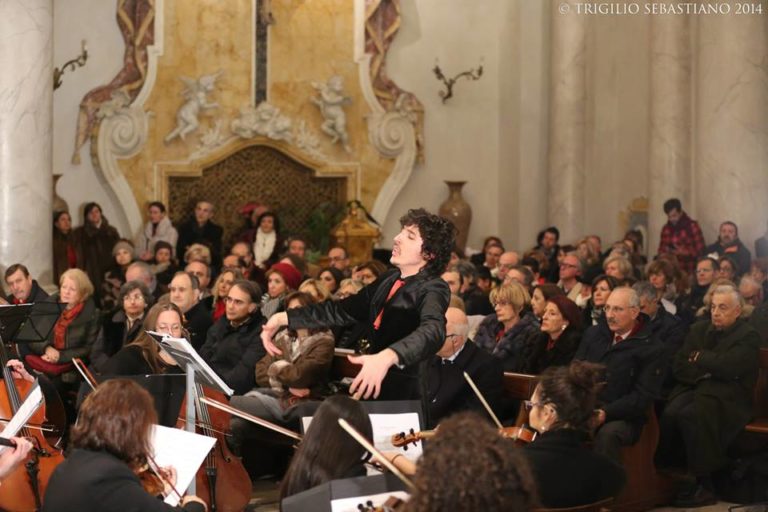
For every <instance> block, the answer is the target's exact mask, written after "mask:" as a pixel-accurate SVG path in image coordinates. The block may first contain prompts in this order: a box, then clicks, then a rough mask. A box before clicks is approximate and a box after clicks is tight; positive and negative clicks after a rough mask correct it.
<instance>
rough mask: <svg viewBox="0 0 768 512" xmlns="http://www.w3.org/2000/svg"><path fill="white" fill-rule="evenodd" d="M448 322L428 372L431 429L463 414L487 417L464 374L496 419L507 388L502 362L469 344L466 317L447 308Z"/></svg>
mask: <svg viewBox="0 0 768 512" xmlns="http://www.w3.org/2000/svg"><path fill="white" fill-rule="evenodd" d="M445 318H446V320H447V324H446V332H447V334H446V336H445V343H443V346H442V348H441V349H440V350H438V352H437V354H435V356H434V357H432V359H431V360H430V362H429V367H428V370H427V391H428V395H427V396H428V399H429V419H430V422H431V425H430V428H433V427H434V426H436V425H437V424H438V423H440V420H442V419H443V418H445V417H447V416H450V415H451V414H454V413H457V412H460V411H465V410H476V411H478V412H480V413H481V414H482V415H483V417H486V416H487V413H486V412H485V409H484V408H483V405H482V403H481V402H480V399H479V398H478V397H477V395H476V394H475V393H474V391H472V388H471V387H470V386H469V384H468V383H467V381H466V380H465V379H464V372H467V374H468V375H469V376H470V377H471V378H472V380H473V381H474V382H475V384H476V385H477V388H478V389H479V390H480V393H482V394H483V396H484V397H485V399H486V400H487V401H488V404H489V405H490V406H491V409H493V410H494V412H496V414H497V415H498V414H499V408H500V406H501V396H502V392H503V387H504V371H503V370H502V368H501V361H500V360H499V359H497V358H495V357H493V356H491V355H490V354H488V353H487V352H486V351H484V350H482V349H480V348H478V347H477V345H475V344H474V343H472V342H471V341H467V333H468V332H469V324H468V322H467V315H465V314H464V312H463V311H461V310H460V309H458V308H448V311H447V312H446V313H445Z"/></svg>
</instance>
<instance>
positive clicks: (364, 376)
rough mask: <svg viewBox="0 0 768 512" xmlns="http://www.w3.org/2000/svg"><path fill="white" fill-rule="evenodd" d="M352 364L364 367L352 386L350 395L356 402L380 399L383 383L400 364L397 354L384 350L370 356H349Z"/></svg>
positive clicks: (390, 350)
mask: <svg viewBox="0 0 768 512" xmlns="http://www.w3.org/2000/svg"><path fill="white" fill-rule="evenodd" d="M348 357H349V362H350V363H352V364H358V365H362V368H361V369H360V373H358V374H357V377H355V380H353V381H352V385H351V386H349V394H350V395H352V397H353V398H354V399H356V400H359V399H360V398H364V399H366V400H367V399H368V398H370V397H371V396H373V398H378V397H379V394H380V393H381V383H382V381H383V380H384V377H386V376H387V372H388V371H389V368H390V367H391V366H393V365H396V364H397V363H398V362H399V358H398V356H397V353H396V352H395V351H394V350H392V349H389V348H387V349H384V350H382V351H381V352H379V353H378V354H374V355H368V356H348Z"/></svg>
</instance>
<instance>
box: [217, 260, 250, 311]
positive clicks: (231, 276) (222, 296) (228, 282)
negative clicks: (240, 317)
mask: <svg viewBox="0 0 768 512" xmlns="http://www.w3.org/2000/svg"><path fill="white" fill-rule="evenodd" d="M239 279H243V273H242V272H240V270H239V269H236V268H233V267H224V269H223V270H222V271H221V274H219V277H218V278H217V279H216V283H215V284H214V285H213V321H214V322H215V321H216V320H218V319H219V318H221V317H222V316H224V313H226V309H227V306H226V302H227V301H226V299H227V295H228V294H229V289H230V288H232V283H234V282H235V281H237V280H239Z"/></svg>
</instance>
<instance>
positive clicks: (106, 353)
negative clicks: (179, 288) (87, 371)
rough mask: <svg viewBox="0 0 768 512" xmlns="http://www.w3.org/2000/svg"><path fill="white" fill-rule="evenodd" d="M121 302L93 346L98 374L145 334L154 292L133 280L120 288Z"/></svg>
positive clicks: (119, 300)
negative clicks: (124, 349) (125, 348)
mask: <svg viewBox="0 0 768 512" xmlns="http://www.w3.org/2000/svg"><path fill="white" fill-rule="evenodd" d="M118 302H119V303H120V305H121V306H122V307H121V308H120V309H118V310H117V311H115V312H114V314H112V315H111V316H110V317H108V318H107V319H106V320H105V321H104V325H103V327H102V329H101V331H100V334H99V337H98V338H96V342H95V343H94V344H93V348H92V349H91V356H90V360H91V368H92V369H93V370H94V371H96V372H97V373H101V369H102V366H103V365H104V363H105V362H106V361H107V360H108V359H109V358H110V357H112V356H113V355H115V354H117V352H118V351H119V350H120V349H121V348H123V347H124V346H125V345H127V344H129V343H132V342H133V340H135V339H136V338H137V337H138V336H139V335H141V334H142V332H143V327H142V322H143V321H144V315H145V314H146V312H147V309H148V308H149V307H150V306H151V305H152V295H150V294H149V290H148V289H147V287H146V286H144V283H141V282H139V281H129V282H127V283H125V284H124V285H123V286H122V287H121V288H120V296H119V297H118Z"/></svg>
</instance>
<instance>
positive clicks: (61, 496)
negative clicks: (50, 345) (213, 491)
mask: <svg viewBox="0 0 768 512" xmlns="http://www.w3.org/2000/svg"><path fill="white" fill-rule="evenodd" d="M156 423H157V413H156V412H155V408H154V406H153V405H152V397H151V396H150V394H149V392H147V391H146V390H145V389H144V388H142V387H141V386H139V385H138V384H136V383H135V382H133V381H130V380H125V379H114V380H109V381H107V382H104V383H102V384H100V385H99V386H98V387H97V388H96V390H95V391H94V392H93V393H91V394H90V395H88V398H86V399H85V402H83V406H82V407H81V408H80V415H79V416H78V419H77V423H76V424H75V426H74V427H73V429H72V434H71V437H70V447H71V448H72V451H71V453H70V455H69V456H68V457H67V459H66V460H65V461H64V462H63V463H61V464H60V465H59V466H58V467H57V468H56V470H55V471H54V472H53V475H52V476H51V479H50V480H49V482H48V488H47V489H46V492H45V500H44V502H43V511H44V512H70V511H71V512H81V511H83V510H88V511H90V512H113V511H114V512H123V511H127V510H137V511H138V510H141V511H147V512H155V511H171V510H178V511H181V510H186V511H195V512H200V511H205V510H206V506H205V503H204V502H203V501H202V500H200V498H198V497H197V496H186V497H184V498H182V500H181V505H180V506H179V507H172V506H170V505H167V504H166V503H164V502H163V501H162V500H159V499H158V498H157V496H153V495H152V494H150V493H149V492H148V491H146V490H145V489H144V487H142V484H141V481H140V480H139V476H138V474H139V473H140V472H142V470H143V469H144V468H146V467H147V465H148V464H149V460H150V457H151V453H152V448H151V444H150V442H151V435H152V428H153V427H154V425H155V424H156ZM161 473H163V476H164V477H165V479H166V480H167V482H164V483H165V486H164V487H165V488H164V490H163V492H162V493H163V494H165V495H167V494H168V493H169V492H172V489H171V487H172V486H174V485H175V483H176V482H175V480H176V471H175V469H173V468H163V469H161Z"/></svg>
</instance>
